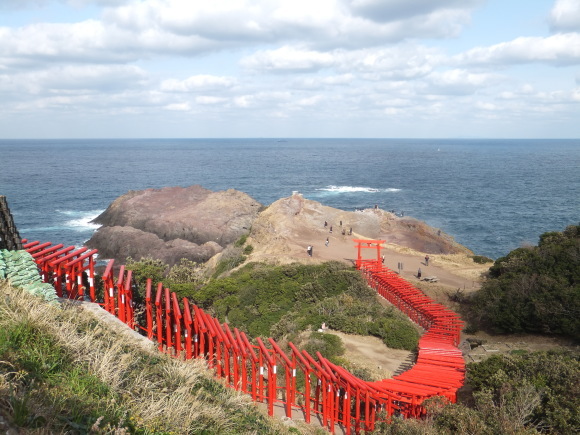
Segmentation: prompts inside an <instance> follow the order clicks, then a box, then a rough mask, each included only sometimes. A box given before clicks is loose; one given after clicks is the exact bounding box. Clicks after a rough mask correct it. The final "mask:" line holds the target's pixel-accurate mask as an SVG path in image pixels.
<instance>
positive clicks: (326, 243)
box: [324, 237, 330, 246]
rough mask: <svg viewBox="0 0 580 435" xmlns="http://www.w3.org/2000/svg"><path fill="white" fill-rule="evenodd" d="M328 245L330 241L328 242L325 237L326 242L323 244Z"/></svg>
mask: <svg viewBox="0 0 580 435" xmlns="http://www.w3.org/2000/svg"><path fill="white" fill-rule="evenodd" d="M329 243H330V240H328V237H327V238H326V242H324V244H325V245H326V246H328V244H329Z"/></svg>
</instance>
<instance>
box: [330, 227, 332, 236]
mask: <svg viewBox="0 0 580 435" xmlns="http://www.w3.org/2000/svg"><path fill="white" fill-rule="evenodd" d="M330 234H332V225H331V226H330Z"/></svg>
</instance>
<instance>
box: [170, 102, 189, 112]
mask: <svg viewBox="0 0 580 435" xmlns="http://www.w3.org/2000/svg"><path fill="white" fill-rule="evenodd" d="M165 109H166V110H172V111H175V112H189V111H190V110H191V106H190V105H189V103H173V104H168V105H167V106H165Z"/></svg>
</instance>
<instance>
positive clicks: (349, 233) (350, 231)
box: [348, 227, 352, 236]
mask: <svg viewBox="0 0 580 435" xmlns="http://www.w3.org/2000/svg"><path fill="white" fill-rule="evenodd" d="M348 235H349V236H352V227H350V230H349V232H348Z"/></svg>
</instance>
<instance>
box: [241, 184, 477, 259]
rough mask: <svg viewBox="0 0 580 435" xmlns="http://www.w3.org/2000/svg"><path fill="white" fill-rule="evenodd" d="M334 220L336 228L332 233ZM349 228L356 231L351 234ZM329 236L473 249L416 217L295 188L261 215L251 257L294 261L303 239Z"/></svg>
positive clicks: (449, 250) (432, 250) (448, 250)
mask: <svg viewBox="0 0 580 435" xmlns="http://www.w3.org/2000/svg"><path fill="white" fill-rule="evenodd" d="M324 222H327V224H328V225H327V227H325V226H324ZM341 222H342V225H341V224H340V223H341ZM331 226H333V233H330V227H331ZM351 228H352V235H349V233H350V230H351ZM342 230H345V233H346V234H345V235H342ZM327 237H329V238H330V239H331V243H333V242H332V241H333V240H340V241H343V242H347V241H351V240H352V239H357V238H359V239H380V240H386V242H387V243H390V244H395V245H400V246H404V247H407V248H410V249H413V250H415V251H419V252H423V253H428V254H459V253H461V254H467V255H470V254H472V252H471V251H470V250H469V249H467V248H465V247H464V246H462V245H460V244H459V243H457V242H455V240H454V239H453V237H451V236H449V235H447V234H445V233H443V232H440V231H439V230H438V229H436V228H433V227H430V226H428V225H427V224H425V223H424V222H421V221H419V220H417V219H413V218H410V217H399V216H396V215H395V214H393V213H391V212H388V211H385V210H381V209H375V208H371V209H364V210H359V211H352V212H349V211H344V210H339V209H335V208H332V207H327V206H324V205H322V204H320V203H318V202H316V201H311V200H308V199H305V198H303V197H302V195H300V194H295V195H292V196H291V197H288V198H282V199H280V200H278V201H276V202H274V203H273V204H271V205H270V206H269V207H268V208H267V209H266V210H264V211H263V212H262V213H260V215H259V216H258V217H257V219H256V220H255V222H254V224H253V226H252V233H251V243H252V245H253V246H254V254H252V258H253V259H255V260H260V261H268V260H269V259H270V260H271V259H276V260H277V261H282V262H288V261H292V260H293V259H294V258H297V257H303V256H304V255H305V254H304V252H305V246H306V245H307V244H308V242H306V243H305V240H306V241H308V240H311V241H313V242H314V243H315V244H316V242H317V241H319V242H320V241H324V240H325V239H326V238H327ZM353 246H354V244H353ZM353 252H354V250H353Z"/></svg>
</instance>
